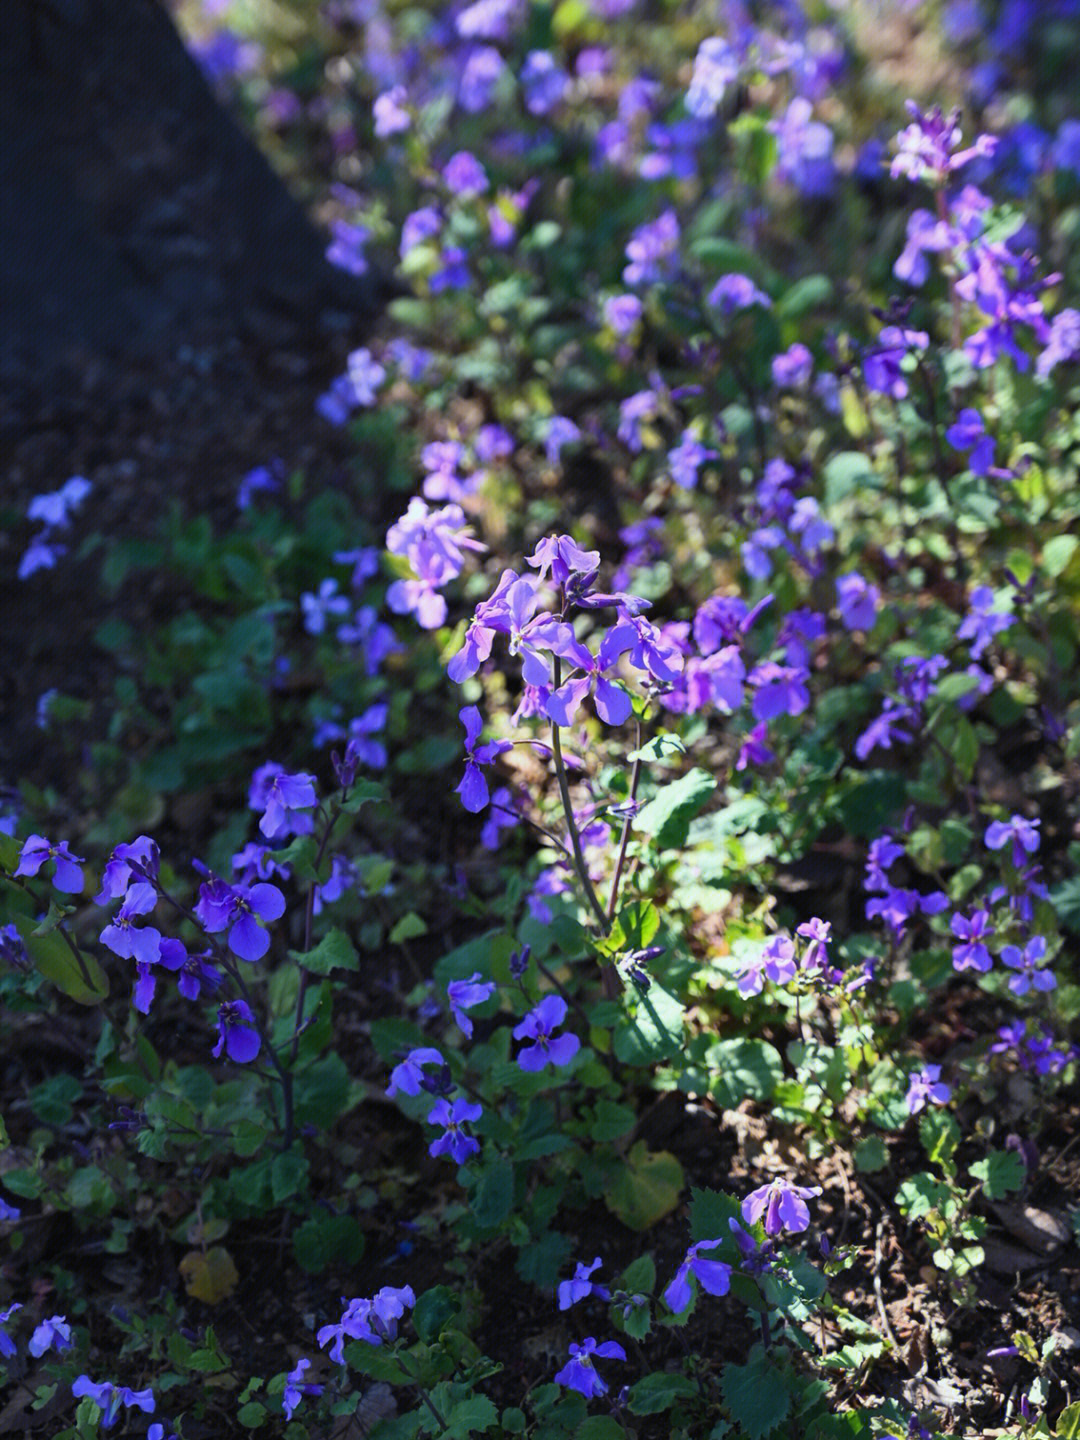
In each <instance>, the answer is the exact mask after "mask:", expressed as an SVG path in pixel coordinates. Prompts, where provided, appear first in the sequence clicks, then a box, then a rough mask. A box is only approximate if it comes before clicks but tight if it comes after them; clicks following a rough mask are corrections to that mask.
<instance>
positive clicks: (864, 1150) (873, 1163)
mask: <svg viewBox="0 0 1080 1440" xmlns="http://www.w3.org/2000/svg"><path fill="white" fill-rule="evenodd" d="M888 1163H889V1152H888V1149H887V1148H886V1146H885V1142H884V1140H882V1138H881V1136H880V1135H867V1137H866V1138H865V1140H860V1141H859V1143H858V1145H856V1146H855V1169H856V1170H858V1171H860V1172H861V1173H862V1174H864V1175H874V1174H876V1173H877V1171H878V1170H884V1169H885V1167H886V1165H888Z"/></svg>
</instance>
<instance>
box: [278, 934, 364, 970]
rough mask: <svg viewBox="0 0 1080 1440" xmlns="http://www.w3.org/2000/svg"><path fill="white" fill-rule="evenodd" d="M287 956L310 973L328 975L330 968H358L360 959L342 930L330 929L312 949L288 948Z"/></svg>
mask: <svg viewBox="0 0 1080 1440" xmlns="http://www.w3.org/2000/svg"><path fill="white" fill-rule="evenodd" d="M289 958H290V959H291V960H295V961H296V963H297V964H298V965H302V966H303V967H304V969H305V970H308V971H310V972H311V974H312V975H329V974H330V971H331V970H358V969H359V968H360V960H359V957H358V956H357V953H356V950H355V948H354V946H353V943H352V941H351V940H350V939H349V937H348V936H347V935H346V934H345V932H344V930H337V929H334V930H331V931H330V932H329V933H328V934H326V935H324V936H323V938H322V939H321V940H320V941H319V943H318V945H316V946H315V948H314V949H313V950H307V951H303V950H290V951H289Z"/></svg>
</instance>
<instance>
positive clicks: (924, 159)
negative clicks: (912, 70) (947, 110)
mask: <svg viewBox="0 0 1080 1440" xmlns="http://www.w3.org/2000/svg"><path fill="white" fill-rule="evenodd" d="M907 111H908V114H909V115H910V116H911V117H912V120H913V122H914V123H913V124H911V125H908V126H907V127H906V128H905V129H904V130H902V131H901V132H900V134H899V135H898V136H897V137H896V147H897V148H896V155H895V156H894V158H893V162H892V165H891V166H890V172H889V173H890V174H891V175H892V177H893V179H894V180H895V179H897V178H898V177H899V176H901V175H906V176H907V178H908V179H909V180H916V181H917V180H926V181H927V182H928V183H929V184H931V185H944V184H945V182H946V181H947V179H948V177H949V176H950V175H951V174H952V173H953V172H954V171H956V170H959V169H960V168H961V167H962V166H964V165H966V164H967V163H968V162H969V161H970V160H974V159H975V157H976V156H977V155H992V154H993V153H994V150H995V149H996V148H997V139H996V138H995V137H994V136H993V135H979V136H978V137H977V138H976V140H975V143H974V145H972V146H969V148H968V149H966V150H960V149H958V148H957V147H958V146H959V144H960V140H961V130H960V123H959V122H960V112H959V110H954V111H953V112H952V113H951V114H950V115H944V114H943V113H942V111H941V109H940V107H939V106H937V105H935V106H934V108H933V109H932V110H930V111H927V112H925V113H924V112H923V111H922V110H920V109H919V107H918V106H917V105H916V104H915V102H914V100H909V101H908V102H907Z"/></svg>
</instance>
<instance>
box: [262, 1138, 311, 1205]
mask: <svg viewBox="0 0 1080 1440" xmlns="http://www.w3.org/2000/svg"><path fill="white" fill-rule="evenodd" d="M309 1168H310V1167H309V1165H308V1160H307V1157H306V1156H305V1155H301V1154H299V1153H298V1152H297V1151H295V1150H287V1151H286V1152H285V1154H284V1155H275V1156H274V1160H273V1163H272V1165H271V1166H270V1191H271V1194H272V1195H273V1197H274V1204H275V1205H280V1204H281V1202H282V1201H283V1200H289V1199H291V1198H292V1196H294V1195H295V1194H296V1193H297V1192H298V1191H300V1190H306V1189H307V1177H308V1169H309Z"/></svg>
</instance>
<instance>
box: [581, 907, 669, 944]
mask: <svg viewBox="0 0 1080 1440" xmlns="http://www.w3.org/2000/svg"><path fill="white" fill-rule="evenodd" d="M659 929H660V914H659V912H658V910H657V908H656V906H655V905H654V904H653V903H652V901H651V900H633V901H631V902H630V904H629V905H624V906H623V908H622V909H621V910H620V911H619V913H618V915H616V917H615V922H614V924H613V925H612V927H611V930H610V932H609V933H608V934H607V935H606V936H605V937H604V938H603V940H600V941H598V942H597V945H596V948H597V950H598V951H599V952H600V954H601V955H607V956H609V957H614V956H616V955H621V954H622V953H623V952H624V951H626V950H644V949H645V948H646V947H647V946H649V945H651V944H652V942H653V940H654V939H655V938H656V933H657V931H658V930H659Z"/></svg>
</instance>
